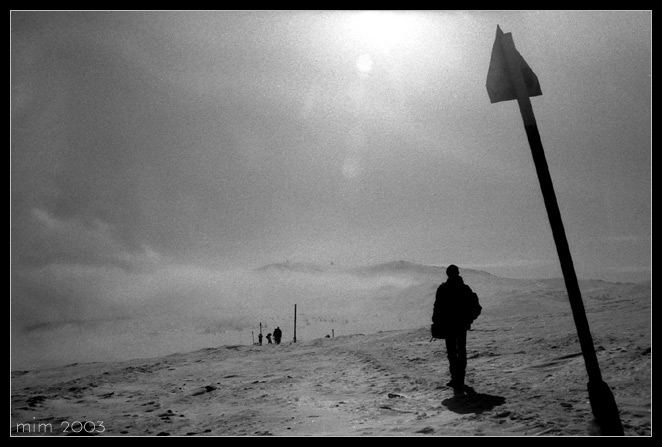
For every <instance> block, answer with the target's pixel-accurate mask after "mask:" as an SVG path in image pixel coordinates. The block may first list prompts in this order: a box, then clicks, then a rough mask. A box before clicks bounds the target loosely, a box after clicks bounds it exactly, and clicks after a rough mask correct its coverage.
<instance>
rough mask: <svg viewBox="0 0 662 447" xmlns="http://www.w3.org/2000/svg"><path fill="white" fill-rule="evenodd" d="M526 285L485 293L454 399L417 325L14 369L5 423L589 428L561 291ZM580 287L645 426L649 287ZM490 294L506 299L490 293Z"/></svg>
mask: <svg viewBox="0 0 662 447" xmlns="http://www.w3.org/2000/svg"><path fill="white" fill-rule="evenodd" d="M490 281H493V280H490ZM476 282H478V281H477V280H476ZM493 285H494V284H493ZM478 289H480V287H478ZM497 289H498V288H496V287H495V290H497ZM527 290H528V291H527ZM531 290H534V289H530V290H529V289H526V290H525V289H524V288H521V287H520V288H519V289H517V290H516V291H508V290H507V288H501V289H498V290H497V291H496V292H495V295H494V296H492V297H487V298H486V299H485V300H484V301H483V304H484V311H483V315H481V317H480V318H479V320H478V321H477V322H476V323H475V325H474V329H473V330H472V331H471V332H470V333H469V337H468V351H469V352H468V357H469V366H468V374H467V383H468V385H470V387H471V388H472V390H470V391H472V392H470V393H468V394H463V395H456V394H455V393H454V392H453V390H452V389H450V388H447V387H446V386H445V383H446V382H447V381H448V379H449V378H448V374H447V361H446V357H445V347H444V345H443V342H442V341H432V342H431V341H430V336H429V331H428V326H427V323H426V322H425V323H423V325H419V326H418V328H408V329H398V330H389V331H382V332H376V333H366V334H355V335H344V336H336V337H335V338H319V339H316V340H305V341H299V342H297V343H292V341H291V339H290V340H286V341H285V342H284V343H283V344H281V345H263V346H257V345H254V346H238V345H234V346H219V347H215V348H207V349H201V350H197V351H193V352H188V353H177V354H172V355H167V356H163V357H158V358H149V359H134V360H126V361H118V362H100V363H79V364H73V365H68V366H62V367H57V368H50V369H42V370H32V371H14V372H12V380H11V390H12V396H11V422H10V432H11V434H12V435H26V434H27V432H28V431H30V435H75V434H77V433H76V432H79V433H78V434H89V435H101V436H103V435H114V436H123V435H126V436H145V435H176V436H192V435H216V436H259V435H275V436H308V435H312V436H479V435H483V436H532V435H543V436H545V435H546V436H583V435H588V434H595V432H592V431H591V421H592V416H591V410H590V405H589V402H588V393H587V388H586V382H587V376H586V370H585V367H584V363H583V357H582V355H581V353H580V348H579V344H578V342H577V337H576V332H575V329H574V323H573V320H572V315H571V312H570V309H569V305H568V304H567V300H566V299H565V297H564V294H563V291H562V289H558V287H556V288H554V287H552V288H544V287H540V286H536V288H535V291H536V295H535V297H534V298H533V301H532V296H531ZM584 290H585V292H584V295H585V304H586V309H587V314H588V317H589V321H590V324H591V330H592V333H593V338H594V343H595V346H596V349H597V353H598V360H599V362H600V367H601V370H602V374H603V378H604V380H605V382H606V383H607V384H608V385H609V386H610V387H611V389H612V391H613V394H614V396H615V399H616V403H617V405H618V407H619V410H620V416H621V420H622V422H623V427H624V430H625V434H626V435H628V436H650V435H651V401H652V396H651V326H650V318H651V313H650V312H651V309H650V286H649V285H643V286H642V285H628V284H612V283H604V282H594V283H591V284H588V285H586V284H585V285H584ZM479 295H480V294H479ZM500 295H503V296H508V300H497V298H498V296H500ZM525 303H528V304H525ZM535 303H538V304H535ZM83 424H85V425H83Z"/></svg>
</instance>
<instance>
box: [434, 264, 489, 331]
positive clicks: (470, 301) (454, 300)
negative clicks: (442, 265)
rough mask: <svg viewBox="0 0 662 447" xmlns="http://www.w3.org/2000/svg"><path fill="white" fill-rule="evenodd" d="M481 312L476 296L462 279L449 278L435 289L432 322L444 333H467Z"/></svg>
mask: <svg viewBox="0 0 662 447" xmlns="http://www.w3.org/2000/svg"><path fill="white" fill-rule="evenodd" d="M481 310H482V307H481V305H480V303H479V302H478V295H476V294H475V293H474V291H473V290H471V287H469V286H468V285H466V284H465V283H464V280H463V279H462V277H461V276H454V277H449V278H448V280H446V282H444V283H443V284H441V285H440V286H439V288H437V295H436V298H435V301H434V310H433V312H432V322H433V323H435V324H439V325H441V326H442V327H443V329H444V331H445V332H456V331H468V330H469V329H471V323H473V321H474V320H475V319H476V318H478V316H479V315H480V312H481Z"/></svg>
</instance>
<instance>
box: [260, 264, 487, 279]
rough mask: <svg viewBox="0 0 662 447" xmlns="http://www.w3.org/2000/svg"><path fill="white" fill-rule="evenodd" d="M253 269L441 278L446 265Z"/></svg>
mask: <svg viewBox="0 0 662 447" xmlns="http://www.w3.org/2000/svg"><path fill="white" fill-rule="evenodd" d="M255 271H256V272H268V271H281V272H287V271H289V272H305V273H327V272H340V273H349V274H361V275H370V274H394V273H395V274H397V273H409V274H411V273H413V274H419V275H431V276H438V277H439V278H441V279H443V278H445V277H446V266H437V265H427V264H419V263H415V262H410V261H404V260H398V261H390V262H384V263H379V264H371V265H366V266H358V267H339V266H336V265H334V264H329V265H321V264H315V263H306V262H289V261H286V262H279V263H272V264H266V265H264V266H262V267H259V268H257V269H255ZM460 273H461V274H470V275H481V276H489V277H495V278H496V276H495V275H493V274H491V273H489V272H486V271H482V270H473V269H465V268H461V269H460Z"/></svg>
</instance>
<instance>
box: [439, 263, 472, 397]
mask: <svg viewBox="0 0 662 447" xmlns="http://www.w3.org/2000/svg"><path fill="white" fill-rule="evenodd" d="M446 275H447V276H448V279H447V280H446V282H444V283H443V284H441V285H440V286H439V287H438V288H437V294H436V297H435V302H434V310H433V313H432V323H433V326H432V332H433V333H432V336H433V337H434V338H443V339H445V340H446V353H447V356H448V369H449V372H450V376H451V380H450V382H448V383H447V384H446V385H447V386H450V387H452V388H454V389H456V390H463V389H464V377H465V375H466V369H467V331H468V330H469V329H471V323H473V321H474V320H475V319H476V318H478V316H479V315H480V312H481V310H482V307H481V306H480V303H479V302H478V295H476V294H475V293H474V291H473V290H471V287H469V286H468V285H466V284H465V283H464V280H463V279H462V277H461V276H460V270H459V269H458V267H457V266H456V265H452V264H451V265H449V266H448V268H447V269H446Z"/></svg>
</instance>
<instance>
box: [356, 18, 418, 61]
mask: <svg viewBox="0 0 662 447" xmlns="http://www.w3.org/2000/svg"><path fill="white" fill-rule="evenodd" d="M420 25H421V23H420V18H419V17H418V16H416V15H414V14H411V13H408V12H406V11H360V12H357V13H355V14H353V15H352V16H351V17H350V29H351V32H352V33H353V34H354V35H355V36H356V38H357V39H358V41H359V42H360V43H361V44H362V45H364V46H365V47H366V50H368V51H371V50H372V51H375V50H379V51H382V52H389V51H390V50H392V49H394V48H396V47H399V46H402V45H406V44H407V43H408V42H411V41H412V40H415V39H416V38H417V37H418V34H419V32H420Z"/></svg>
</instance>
